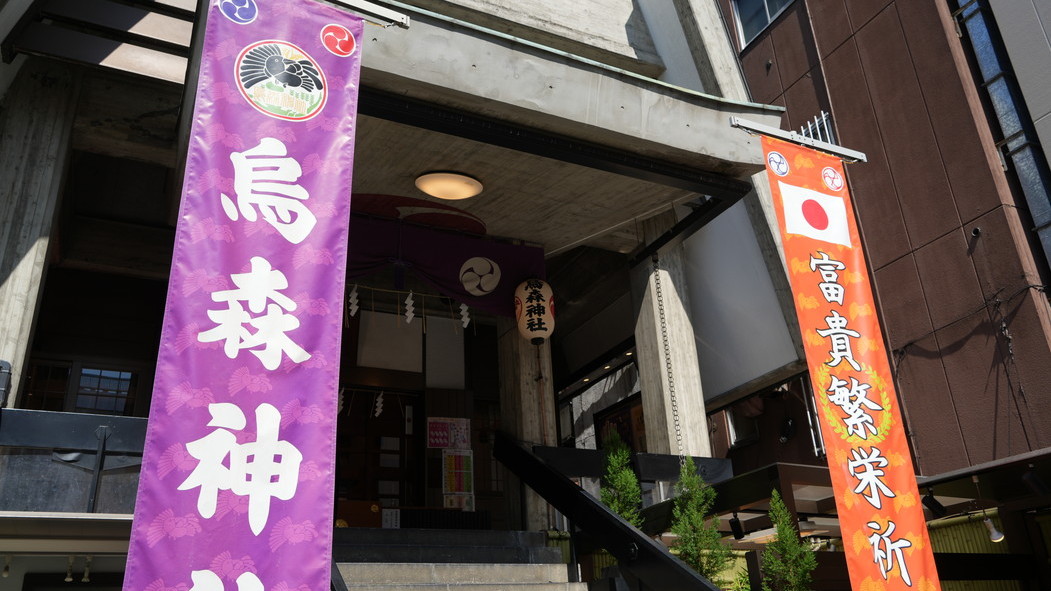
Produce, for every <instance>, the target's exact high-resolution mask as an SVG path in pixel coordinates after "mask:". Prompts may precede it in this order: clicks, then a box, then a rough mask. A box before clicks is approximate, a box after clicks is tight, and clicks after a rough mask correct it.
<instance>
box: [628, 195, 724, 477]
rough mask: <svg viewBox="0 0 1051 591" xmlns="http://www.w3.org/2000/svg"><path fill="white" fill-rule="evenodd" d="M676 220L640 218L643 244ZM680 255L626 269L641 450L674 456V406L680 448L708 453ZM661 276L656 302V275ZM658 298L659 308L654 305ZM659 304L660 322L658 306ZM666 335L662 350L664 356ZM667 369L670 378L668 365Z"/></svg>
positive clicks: (670, 252) (676, 250)
mask: <svg viewBox="0 0 1051 591" xmlns="http://www.w3.org/2000/svg"><path fill="white" fill-rule="evenodd" d="M674 223H675V214H674V213H673V212H670V211H669V212H667V213H664V214H660V215H657V216H654V217H652V218H650V219H648V220H645V221H644V222H642V224H641V226H642V228H641V229H642V231H643V235H644V237H645V241H646V242H651V241H653V240H654V239H655V238H656V237H658V236H660V235H661V234H663V233H664V232H665V231H667V229H669V228H671V227H672V225H674ZM685 267H686V263H685V254H684V253H683V250H682V247H681V246H677V247H675V248H672V249H669V250H668V252H665V253H662V254H661V256H660V260H659V268H660V270H659V272H658V273H654V268H653V262H652V261H649V260H647V261H645V262H644V263H640V264H639V265H638V266H637V267H636V268H634V269H632V270H631V284H632V298H633V299H634V301H635V308H636V310H637V313H636V319H635V349H636V356H637V361H636V363H637V364H638V367H639V382H640V385H641V386H640V387H641V389H642V408H643V412H644V414H645V417H646V448H647V450H648V451H649V452H650V453H663V454H678V453H679V444H678V436H677V432H676V428H675V425H676V420H675V417H674V413H673V408H672V407H673V404H672V394H673V388H674V402H675V404H674V406H675V409H676V410H677V411H678V412H677V414H678V425H679V431H678V433H680V434H681V437H682V452H683V453H686V454H690V455H693V456H707V457H710V456H711V455H712V448H711V443H710V442H709V438H708V417H707V414H706V413H705V410H704V395H703V393H702V391H701V371H700V366H699V364H698V363H697V345H696V343H695V342H694V334H693V323H692V322H691V320H690V316H689V299H688V297H687V292H686V278H685V272H684V270H685ZM658 275H659V278H660V295H661V297H660V298H659V299H660V302H659V301H658V297H657V276H658ZM661 302H663V306H660V305H659V304H660V303H661ZM662 307H663V310H664V321H663V322H662V321H661V314H660V310H661V308H662ZM665 336H666V337H667V352H668V353H669V355H668V356H667V357H666V356H665ZM669 363H670V367H671V379H669V375H668V373H669V370H668V366H669Z"/></svg>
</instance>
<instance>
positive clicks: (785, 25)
mask: <svg viewBox="0 0 1051 591" xmlns="http://www.w3.org/2000/svg"><path fill="white" fill-rule="evenodd" d="M770 38H771V39H772V40H773V48H774V55H775V58H776V60H777V71H778V75H779V76H780V77H781V86H782V87H783V88H788V87H789V86H792V84H794V83H795V82H797V81H798V80H799V79H800V78H802V77H803V76H804V75H805V74H806V73H807V72H809V71H810V70H812V69H813V68H815V67H817V65H818V59H817V50H816V49H815V48H814V43H813V35H811V34H810V23H809V21H808V17H807V12H806V3H805V2H795V3H793V4H792V5H791V6H789V7H788V8H787V9H786V10H785V12H784V13H782V14H781V16H779V17H777V22H776V25H775V26H774V27H772V28H771V29H770Z"/></svg>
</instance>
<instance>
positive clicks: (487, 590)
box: [347, 583, 588, 591]
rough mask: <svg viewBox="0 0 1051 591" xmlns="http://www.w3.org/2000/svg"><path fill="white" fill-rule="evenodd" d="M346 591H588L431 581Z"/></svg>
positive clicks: (584, 588) (579, 586)
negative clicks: (431, 582) (466, 590)
mask: <svg viewBox="0 0 1051 591" xmlns="http://www.w3.org/2000/svg"><path fill="white" fill-rule="evenodd" d="M347 589H348V591H455V590H456V589H468V590H469V591H501V590H503V589H515V590H520V591H588V584H585V583H495V584H492V583H479V584H474V583H433V584H419V585H364V586H357V585H348V586H347Z"/></svg>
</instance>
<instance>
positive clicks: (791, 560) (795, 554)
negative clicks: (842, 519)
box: [761, 490, 817, 591]
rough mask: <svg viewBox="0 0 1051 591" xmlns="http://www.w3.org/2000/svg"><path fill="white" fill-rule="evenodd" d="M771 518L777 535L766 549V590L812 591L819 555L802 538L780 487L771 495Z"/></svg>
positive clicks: (764, 568) (764, 580) (763, 557)
mask: <svg viewBox="0 0 1051 591" xmlns="http://www.w3.org/2000/svg"><path fill="white" fill-rule="evenodd" d="M770 520H771V521H773V522H774V527H775V528H777V537H776V538H775V539H774V541H773V542H771V543H770V544H767V546H766V548H764V549H763V554H762V559H761V562H762V566H763V591H808V590H809V589H810V582H811V579H812V573H813V571H814V569H815V568H817V557H815V556H814V552H813V550H811V549H810V547H809V546H807V545H806V544H804V543H803V540H802V539H800V538H799V532H798V531H796V527H795V523H794V521H795V520H794V519H793V518H792V515H791V514H790V513H789V512H788V507H786V506H785V503H784V501H782V500H781V495H780V494H779V493H778V492H777V491H776V490H775V491H773V492H772V493H771V495H770Z"/></svg>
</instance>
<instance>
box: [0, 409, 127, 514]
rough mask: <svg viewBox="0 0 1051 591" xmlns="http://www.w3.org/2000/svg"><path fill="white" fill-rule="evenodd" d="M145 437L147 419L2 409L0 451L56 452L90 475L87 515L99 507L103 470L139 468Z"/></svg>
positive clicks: (64, 460) (61, 457)
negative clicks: (18, 449) (5, 448)
mask: <svg viewBox="0 0 1051 591" xmlns="http://www.w3.org/2000/svg"><path fill="white" fill-rule="evenodd" d="M145 438H146V419H144V418H137V417H122V416H110V415H95V414H84V413H69V412H51V411H45V410H27V409H21V408H3V409H0V447H22V448H34V449H51V450H55V451H54V453H53V455H54V457H55V459H57V460H60V461H62V462H65V463H68V464H73V465H77V466H80V467H82V468H85V469H88V470H90V471H91V473H92V475H91V478H92V479H91V487H90V488H89V489H88V500H87V507H86V510H87V512H88V513H94V512H95V511H96V510H97V509H98V495H99V486H100V484H101V481H102V472H103V471H105V470H113V469H118V468H125V467H128V466H135V465H138V464H140V463H141V461H142V459H141V456H142V448H143V443H144V441H145ZM58 450H62V451H65V452H68V453H60V452H59V451H58Z"/></svg>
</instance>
